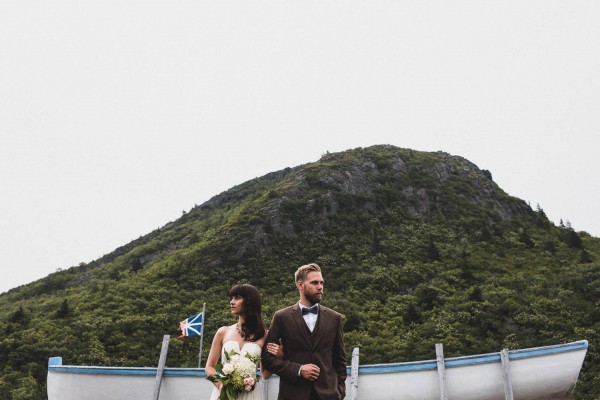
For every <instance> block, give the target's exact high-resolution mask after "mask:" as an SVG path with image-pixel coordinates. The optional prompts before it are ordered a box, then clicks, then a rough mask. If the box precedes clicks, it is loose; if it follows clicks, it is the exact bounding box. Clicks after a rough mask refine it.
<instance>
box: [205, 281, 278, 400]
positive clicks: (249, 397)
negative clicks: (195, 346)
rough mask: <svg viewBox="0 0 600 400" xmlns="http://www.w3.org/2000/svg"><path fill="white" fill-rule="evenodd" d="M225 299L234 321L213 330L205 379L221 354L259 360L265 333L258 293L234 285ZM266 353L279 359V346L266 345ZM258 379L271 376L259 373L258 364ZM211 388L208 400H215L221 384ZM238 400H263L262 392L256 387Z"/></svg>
mask: <svg viewBox="0 0 600 400" xmlns="http://www.w3.org/2000/svg"><path fill="white" fill-rule="evenodd" d="M229 296H230V297H231V301H230V302H229V307H230V308H231V314H233V315H237V317H238V321H237V323H235V324H233V325H230V326H222V327H220V328H219V329H218V330H217V333H216V334H215V337H214V338H213V342H212V345H211V347H210V353H209V354H208V359H207V360H206V368H205V371H206V376H207V377H208V376H211V375H214V374H216V373H217V371H216V369H215V365H216V364H217V362H218V360H219V357H221V358H224V352H225V351H231V350H235V351H236V352H237V353H248V354H250V355H252V356H258V357H260V353H261V351H262V348H263V346H264V345H265V340H266V338H267V331H266V329H265V327H264V325H263V321H262V316H261V308H262V306H261V301H260V294H259V293H258V290H257V289H256V288H255V287H254V286H252V285H248V284H241V285H236V286H234V287H232V288H231V290H230V291H229ZM267 351H268V352H269V353H271V354H273V355H275V356H277V357H283V346H281V345H277V344H275V343H269V344H268V345H267ZM223 361H224V360H223ZM260 375H261V377H262V379H268V378H269V377H270V376H271V372H269V371H267V370H266V369H263V367H262V362H260ZM213 384H214V385H215V388H214V389H213V392H212V395H211V396H210V400H217V399H218V398H219V394H220V393H221V388H222V384H221V383H220V382H213ZM238 400H263V399H262V391H261V390H260V388H259V387H258V386H257V387H255V389H254V390H252V391H250V392H242V393H241V394H240V395H239V397H238Z"/></svg>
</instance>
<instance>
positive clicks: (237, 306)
mask: <svg viewBox="0 0 600 400" xmlns="http://www.w3.org/2000/svg"><path fill="white" fill-rule="evenodd" d="M229 308H230V309H231V313H232V314H233V315H241V314H242V312H243V311H244V298H243V297H242V296H233V297H232V298H231V301H230V302H229Z"/></svg>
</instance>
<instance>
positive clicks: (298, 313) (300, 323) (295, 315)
mask: <svg viewBox="0 0 600 400" xmlns="http://www.w3.org/2000/svg"><path fill="white" fill-rule="evenodd" d="M292 319H293V320H294V322H295V323H296V325H297V327H298V331H299V332H300V333H301V334H302V337H303V338H304V340H305V341H306V344H307V345H308V346H309V347H310V346H311V345H312V340H311V334H310V330H309V329H308V326H306V322H305V321H304V318H303V317H302V310H300V306H299V305H298V303H296V304H294V305H293V306H292ZM317 323H318V321H317ZM313 333H314V332H313Z"/></svg>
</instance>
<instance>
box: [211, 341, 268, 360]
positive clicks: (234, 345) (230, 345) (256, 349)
mask: <svg viewBox="0 0 600 400" xmlns="http://www.w3.org/2000/svg"><path fill="white" fill-rule="evenodd" d="M231 350H235V351H236V352H238V353H240V354H242V355H243V354H250V355H251V356H260V353H261V351H262V349H261V347H260V346H259V345H258V344H257V343H254V342H245V343H244V345H243V346H242V348H241V349H240V343H239V342H238V341H237V340H227V341H226V342H225V343H223V349H222V350H221V359H222V360H223V359H224V357H225V351H231Z"/></svg>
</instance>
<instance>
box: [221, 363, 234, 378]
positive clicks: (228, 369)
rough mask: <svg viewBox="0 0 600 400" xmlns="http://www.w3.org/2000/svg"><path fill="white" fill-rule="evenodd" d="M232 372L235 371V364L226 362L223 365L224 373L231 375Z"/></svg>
mask: <svg viewBox="0 0 600 400" xmlns="http://www.w3.org/2000/svg"><path fill="white" fill-rule="evenodd" d="M232 372H233V364H231V363H225V365H223V373H224V374H225V375H229V374H230V373H232Z"/></svg>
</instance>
